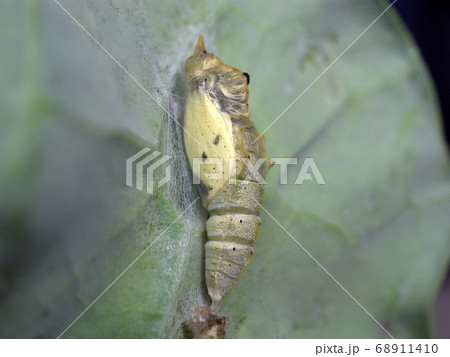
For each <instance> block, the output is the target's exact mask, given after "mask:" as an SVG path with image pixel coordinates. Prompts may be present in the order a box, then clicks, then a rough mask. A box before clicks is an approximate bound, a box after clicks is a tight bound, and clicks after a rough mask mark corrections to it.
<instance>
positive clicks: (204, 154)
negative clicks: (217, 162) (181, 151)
mask: <svg viewBox="0 0 450 357" xmlns="http://www.w3.org/2000/svg"><path fill="white" fill-rule="evenodd" d="M207 158H208V156H206V152H204V151H203V152H202V159H203V161H205V160H206V159H207Z"/></svg>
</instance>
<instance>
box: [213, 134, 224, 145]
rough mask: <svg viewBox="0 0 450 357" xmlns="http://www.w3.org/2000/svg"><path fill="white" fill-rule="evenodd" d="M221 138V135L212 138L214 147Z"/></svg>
mask: <svg viewBox="0 0 450 357" xmlns="http://www.w3.org/2000/svg"><path fill="white" fill-rule="evenodd" d="M221 138H222V136H221V135H217V136H216V137H215V138H214V140H213V144H214V145H216V146H217V145H219V141H220V139H221Z"/></svg>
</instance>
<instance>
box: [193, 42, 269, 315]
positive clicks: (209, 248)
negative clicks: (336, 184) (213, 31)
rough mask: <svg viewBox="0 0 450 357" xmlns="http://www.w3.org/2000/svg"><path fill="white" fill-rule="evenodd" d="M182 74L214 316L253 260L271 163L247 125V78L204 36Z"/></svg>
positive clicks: (260, 138)
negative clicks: (202, 211)
mask: <svg viewBox="0 0 450 357" xmlns="http://www.w3.org/2000/svg"><path fill="white" fill-rule="evenodd" d="M185 72H186V97H187V101H186V107H185V116H184V127H185V129H186V130H185V134H184V143H185V147H186V153H187V156H188V159H189V162H190V164H191V167H192V170H193V174H194V176H195V179H197V180H198V182H199V191H200V195H201V197H202V201H203V205H204V206H205V208H206V209H207V210H208V212H209V214H210V217H209V219H208V221H207V222H206V231H207V236H208V242H207V243H206V245H205V270H206V271H205V276H206V285H207V288H208V293H209V296H210V297H211V300H212V305H211V309H212V310H213V311H214V310H216V309H217V308H218V307H219V304H220V302H221V301H222V298H223V297H224V296H225V295H226V294H227V293H228V292H229V291H230V290H231V289H232V288H233V286H234V284H235V283H236V281H237V280H238V279H239V278H240V276H241V275H242V273H243V271H244V270H245V268H246V267H247V265H248V264H249V262H250V260H251V257H252V254H253V243H254V242H255V240H256V236H257V234H258V230H259V226H260V224H261V219H260V218H259V212H260V208H261V206H260V204H261V203H262V197H263V192H264V183H265V182H261V180H258V179H255V177H259V178H264V177H265V175H266V173H267V171H268V170H269V168H270V158H269V157H268V155H267V153H266V145H265V139H264V136H260V133H259V132H258V131H257V130H256V128H255V126H254V124H253V123H252V121H251V120H250V114H249V108H248V103H247V101H248V85H249V83H250V77H249V75H248V74H247V73H244V72H241V71H240V70H238V69H236V68H233V67H231V66H228V65H226V64H225V63H223V62H222V61H221V60H220V59H219V58H218V57H216V56H214V55H213V54H212V53H209V52H207V51H206V49H205V45H204V42H203V37H202V36H200V37H199V39H198V42H197V46H196V47H195V50H194V53H193V54H192V56H190V57H189V58H188V59H187V60H186V65H185ZM218 159H219V161H221V165H220V164H218V161H217V160H218ZM255 171H257V174H255ZM262 181H263V180H262Z"/></svg>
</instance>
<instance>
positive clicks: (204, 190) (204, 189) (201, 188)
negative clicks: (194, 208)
mask: <svg viewBox="0 0 450 357" xmlns="http://www.w3.org/2000/svg"><path fill="white" fill-rule="evenodd" d="M198 188H199V191H200V192H201V193H202V194H205V195H207V194H208V193H209V191H211V190H212V187H211V186H208V185H207V184H205V183H204V182H203V181H200V184H199V187H198Z"/></svg>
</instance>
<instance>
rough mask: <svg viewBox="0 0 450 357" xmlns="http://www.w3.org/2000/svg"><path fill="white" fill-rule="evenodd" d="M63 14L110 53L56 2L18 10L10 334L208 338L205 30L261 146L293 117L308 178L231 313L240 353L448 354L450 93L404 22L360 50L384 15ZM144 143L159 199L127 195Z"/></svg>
mask: <svg viewBox="0 0 450 357" xmlns="http://www.w3.org/2000/svg"><path fill="white" fill-rule="evenodd" d="M60 3H61V5H62V6H63V7H64V8H65V9H66V10H67V11H68V12H69V13H70V14H71V15H72V16H73V17H74V18H75V19H76V20H77V21H79V23H80V24H81V25H82V26H84V27H85V29H86V30H87V31H89V33H90V34H91V35H92V36H93V38H95V40H96V41H98V43H99V44H101V46H103V48H104V49H102V48H101V47H100V46H99V44H98V43H96V42H95V41H94V40H93V39H92V38H90V37H89V35H88V34H87V33H86V32H84V31H83V29H82V28H81V27H80V26H79V25H78V24H77V23H76V22H75V21H74V20H73V19H72V18H71V17H70V16H69V15H68V14H67V13H66V12H65V11H64V10H63V9H62V8H61V7H60V6H59V5H58V3H56V2H53V1H45V2H44V1H42V2H40V1H23V2H17V1H6V2H3V3H2V5H1V9H0V20H1V21H0V24H1V26H2V37H1V40H0V41H1V43H0V56H1V63H2V66H1V67H0V83H2V87H1V88H0V90H1V96H0V108H1V112H2V116H1V118H0V170H1V172H0V227H1V231H0V269H1V272H0V316H1V318H0V321H1V322H0V336H1V337H58V336H59V335H60V334H62V333H63V332H64V334H63V335H62V337H72V338H91V337H95V338H102V337H103V338H113V337H122V338H126V337H135V338H137V337H142V338H149V337H150V338H167V337H187V336H188V335H189V333H188V326H187V324H186V320H187V319H188V318H189V317H190V316H191V315H192V313H193V312H194V311H195V309H196V308H197V307H198V306H201V305H207V304H209V299H208V297H207V293H206V289H205V286H204V272H203V255H204V253H203V245H204V243H205V240H206V236H205V231H204V224H205V221H206V218H207V214H206V212H205V211H204V209H203V208H202V207H201V204H200V202H199V200H197V201H195V199H196V198H197V196H198V194H197V192H196V189H195V187H194V186H192V184H191V181H190V171H189V168H188V163H187V160H186V158H185V154H184V149H183V142H182V136H183V131H182V129H181V128H180V126H179V124H177V123H176V121H178V122H181V121H182V116H183V114H182V111H183V104H184V103H183V99H182V98H180V97H182V96H183V95H184V94H183V86H184V85H183V65H184V60H185V59H186V58H187V57H188V56H189V55H190V54H191V52H192V50H193V47H194V44H195V42H196V40H197V37H198V35H199V34H203V35H204V36H205V43H206V46H207V48H208V49H210V50H212V51H213V52H214V53H215V54H217V55H218V56H219V57H220V58H221V59H222V60H224V62H225V63H227V64H230V65H232V66H235V67H237V68H239V69H241V70H245V71H246V72H248V73H250V75H251V85H250V91H251V94H250V107H251V112H252V120H253V121H254V122H255V123H256V125H257V127H258V128H259V130H261V131H262V130H264V129H265V128H268V127H269V126H270V125H271V124H272V123H273V121H274V120H275V119H277V118H278V120H277V121H276V122H275V123H274V124H273V125H271V126H270V128H269V129H268V130H267V132H266V133H265V135H266V141H267V145H268V151H269V153H270V154H271V155H272V157H274V158H288V157H292V158H297V160H298V165H290V166H289V167H288V178H287V180H288V181H287V182H288V183H287V184H281V183H280V168H279V166H277V165H276V166H275V167H274V168H273V169H272V170H271V172H270V173H269V176H268V178H267V180H268V185H267V188H266V195H265V202H264V207H265V211H263V212H262V213H261V217H262V220H263V225H262V228H261V232H260V235H259V238H258V241H257V243H256V244H255V251H256V252H255V256H254V258H253V261H252V263H251V264H250V266H249V268H248V269H247V271H246V272H245V274H244V275H243V277H242V279H241V280H240V281H239V282H238V283H237V285H236V287H235V289H233V290H232V291H231V292H230V293H229V295H227V296H226V298H225V299H224V302H223V305H222V306H221V309H220V311H219V313H221V314H224V315H226V316H228V317H229V319H230V321H231V327H230V330H229V331H228V334H227V336H228V337H232V338H244V337H247V338H263V337H265V338H274V337H290V338H297V337H300V338H376V337H388V334H387V333H386V332H385V331H384V330H383V329H382V328H381V327H380V326H379V325H378V323H379V324H381V325H382V326H383V328H384V329H386V330H387V331H388V332H389V333H390V334H391V335H392V336H394V337H397V338H401V337H403V338H419V337H421V338H423V337H430V336H432V331H431V327H430V310H431V306H432V304H433V300H434V297H435V295H436V293H437V291H438V288H439V286H440V283H441V281H442V278H443V275H444V273H445V270H446V267H447V264H448V261H449V255H450V249H449V248H450V234H449V232H450V223H449V220H448V213H449V212H450V200H449V198H450V181H449V178H450V170H449V163H448V157H447V153H446V151H445V146H444V143H443V140H442V133H441V127H440V118H439V113H438V109H437V105H436V100H435V96H434V91H433V88H432V85H431V83H430V80H429V78H428V75H427V73H426V70H425V68H424V66H423V64H422V60H421V58H420V55H419V54H418V51H417V49H416V48H415V46H414V44H413V43H412V40H411V38H410V36H409V34H408V33H406V31H405V30H404V28H403V25H401V24H400V22H399V20H398V18H397V16H396V15H395V13H394V10H393V8H392V9H389V10H388V11H387V12H386V13H385V14H384V15H383V16H382V17H380V19H379V20H377V21H376V22H375V23H374V24H373V26H371V27H370V28H369V29H368V30H367V32H365V33H364V34H363V35H362V36H361V37H360V38H358V36H359V35H360V34H361V33H362V32H363V31H364V30H365V29H366V28H367V27H368V26H369V25H370V24H371V23H372V22H373V21H374V20H375V19H376V18H377V17H378V16H379V15H380V14H381V13H382V12H383V11H384V10H385V9H386V7H387V4H386V3H385V2H384V1H375V0H373V1H365V2H364V4H363V3H362V2H360V1H357V0H351V1H346V2H342V1H337V0H331V1H330V0H314V1H313V0H309V1H303V2H298V1H284V2H282V3H280V2H275V1H271V2H265V3H264V5H262V4H261V3H260V2H256V1H253V0H252V1H246V2H238V1H225V0H224V1H214V2H211V1H209V2H207V1H193V0H192V1H184V2H181V1H169V2H167V1H165V2H159V1H149V2H140V1H129V2H119V1H111V2H108V3H106V2H93V1H60ZM356 38H358V40H357V41H356V42H355V43H354V44H353V45H352V46H350V47H349V48H348V50H347V51H345V53H343V51H344V50H345V49H346V48H347V47H348V46H349V45H350V44H352V42H353V41H354V40H355V39H356ZM105 50H106V51H107V52H108V53H107V52H106V51H105ZM342 53H343V54H342ZM341 54H342V55H341ZM110 56H112V57H113V58H114V59H115V60H116V61H117V62H118V63H119V64H120V65H119V64H118V63H116V62H115V61H114V60H113V59H112V58H111V57H110ZM336 59H337V60H336ZM335 60H336V61H335ZM334 61H335V62H334ZM330 64H332V65H331V67H330V68H329V69H328V70H326V71H324V70H325V69H326V68H327V67H328V66H329V65H330ZM121 67H122V68H121ZM126 71H127V72H128V73H127V72H126ZM317 78H318V79H317ZM316 79H317V81H316ZM311 84H312V85H311ZM310 85H311V86H310ZM141 86H142V87H143V88H145V90H144V89H143V88H142V87H141ZM306 89H307V90H306ZM146 91H147V92H148V93H146ZM299 96H300V97H299ZM298 97H299V98H298ZM296 98H298V100H296ZM294 100H296V101H295V103H294V104H292V106H290V107H289V108H288V109H287V110H286V111H285V112H284V110H285V109H286V108H287V107H288V106H289V105H290V104H291V103H293V102H294ZM166 110H167V112H166ZM283 112H284V113H283ZM282 113H283V114H282ZM280 114H282V115H281V116H280ZM144 147H148V148H150V149H151V150H158V151H159V152H162V153H163V154H167V155H169V156H170V157H171V159H170V162H169V164H168V165H170V169H171V171H170V172H171V180H170V181H169V183H168V184H166V185H164V186H163V187H161V188H159V189H156V190H155V193H154V194H153V195H149V194H147V193H145V192H141V191H138V190H136V189H134V188H131V187H128V186H126V184H125V161H126V159H127V158H129V157H131V156H132V155H134V154H135V153H137V152H138V151H139V150H141V149H143V148H144ZM306 158H313V159H314V162H315V163H316V165H317V167H318V169H319V170H320V173H321V174H322V176H323V178H324V180H325V183H326V184H325V185H319V184H318V183H317V181H316V180H315V178H316V177H315V176H314V175H313V174H312V173H311V170H309V171H308V172H309V173H310V174H311V176H312V180H306V181H304V182H303V184H301V185H297V184H295V181H296V179H297V176H298V174H299V172H300V168H301V166H302V163H303V162H304V160H305V159H306ZM163 175H164V170H163V168H162V167H161V169H160V170H156V177H155V182H157V181H158V180H159V179H161V178H162V177H163ZM194 201H195V202H194ZM191 204H192V205H191ZM97 298H98V299H97ZM96 299H97V300H96ZM93 302H94V303H93ZM92 303H93V304H92ZM91 304H92V305H91ZM80 314H82V315H81V316H80ZM369 314H370V315H369ZM79 316H80V317H79ZM77 317H79V318H78V319H77ZM75 319H77V320H76V321H75V322H74V320H75ZM375 320H376V321H375ZM72 322H74V323H73V324H72ZM377 322H378V323H377ZM69 326H70V327H69ZM68 327H69V328H68ZM67 328H68V329H67ZM66 329H67V330H66Z"/></svg>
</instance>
